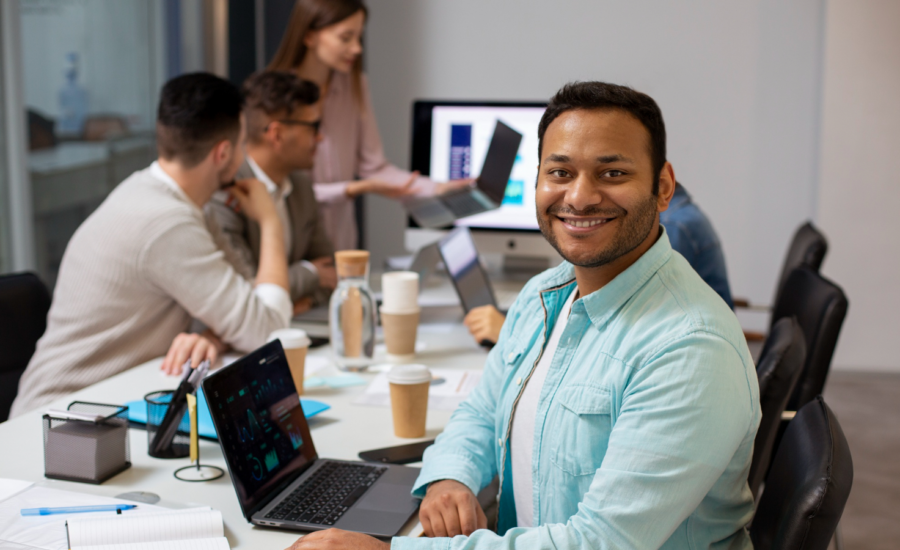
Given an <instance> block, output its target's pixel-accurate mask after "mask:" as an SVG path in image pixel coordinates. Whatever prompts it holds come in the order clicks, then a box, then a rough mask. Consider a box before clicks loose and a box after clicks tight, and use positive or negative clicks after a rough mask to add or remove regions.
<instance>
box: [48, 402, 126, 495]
mask: <svg viewBox="0 0 900 550" xmlns="http://www.w3.org/2000/svg"><path fill="white" fill-rule="evenodd" d="M68 410H70V411H72V412H77V413H84V414H88V415H93V416H98V417H100V419H99V420H97V421H96V422H93V421H89V420H73V419H71V418H58V417H54V416H52V415H50V414H45V415H44V475H45V476H46V477H48V478H51V479H62V480H65V481H78V482H82V483H94V484H100V483H103V482H104V481H106V480H107V479H109V478H111V477H112V476H114V475H116V474H118V473H120V472H123V471H125V470H127V469H128V468H130V467H131V461H130V458H131V457H130V447H129V445H128V418H127V412H128V407H123V406H121V405H105V404H102V403H86V402H84V401H73V402H72V403H71V404H70V405H69V407H68Z"/></svg>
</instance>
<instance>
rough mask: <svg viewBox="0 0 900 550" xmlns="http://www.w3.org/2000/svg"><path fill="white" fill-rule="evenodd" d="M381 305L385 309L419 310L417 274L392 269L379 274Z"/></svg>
mask: <svg viewBox="0 0 900 550" xmlns="http://www.w3.org/2000/svg"><path fill="white" fill-rule="evenodd" d="M381 305H382V307H383V308H384V309H385V310H386V311H390V312H394V313H407V312H410V311H418V310H419V274H418V273H416V272H414V271H392V272H390V273H385V274H384V275H382V276H381Z"/></svg>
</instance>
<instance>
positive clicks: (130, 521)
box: [66, 508, 230, 550]
mask: <svg viewBox="0 0 900 550" xmlns="http://www.w3.org/2000/svg"><path fill="white" fill-rule="evenodd" d="M66 531H67V533H68V542H69V548H70V549H71V550H182V549H184V550H230V546H229V545H228V539H226V538H225V527H224V525H223V523H222V513H221V512H219V511H218V510H212V509H209V508H192V509H189V510H173V511H167V512H159V513H149V514H141V513H128V512H126V513H124V514H120V515H117V516H108V517H92V518H88V517H85V518H71V519H69V520H68V521H67V522H66Z"/></svg>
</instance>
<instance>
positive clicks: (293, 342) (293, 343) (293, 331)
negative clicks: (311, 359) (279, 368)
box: [268, 328, 312, 349]
mask: <svg viewBox="0 0 900 550" xmlns="http://www.w3.org/2000/svg"><path fill="white" fill-rule="evenodd" d="M273 340H281V345H282V347H285V348H288V349H296V348H308V347H309V345H310V344H311V343H312V342H310V340H309V336H307V335H306V331H305V330H300V329H299V328H283V329H280V330H276V331H275V332H273V333H272V334H270V335H269V340H268V341H269V342H272V341H273Z"/></svg>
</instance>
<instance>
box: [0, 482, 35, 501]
mask: <svg viewBox="0 0 900 550" xmlns="http://www.w3.org/2000/svg"><path fill="white" fill-rule="evenodd" d="M32 485H34V484H33V483H32V482H30V481H22V480H20V479H4V478H0V501H4V500H6V499H8V498H9V497H11V496H13V495H15V494H17V493H21V492H22V491H24V490H25V489H27V488H29V487H31V486H32Z"/></svg>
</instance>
